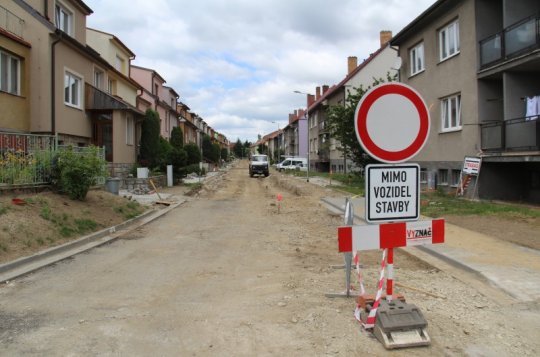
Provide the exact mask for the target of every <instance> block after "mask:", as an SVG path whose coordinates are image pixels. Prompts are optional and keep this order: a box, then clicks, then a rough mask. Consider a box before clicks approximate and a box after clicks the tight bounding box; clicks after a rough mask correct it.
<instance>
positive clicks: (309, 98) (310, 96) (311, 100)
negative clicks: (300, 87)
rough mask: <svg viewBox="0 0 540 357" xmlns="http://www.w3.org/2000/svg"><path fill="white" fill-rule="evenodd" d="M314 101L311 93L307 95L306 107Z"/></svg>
mask: <svg viewBox="0 0 540 357" xmlns="http://www.w3.org/2000/svg"><path fill="white" fill-rule="evenodd" d="M313 103H315V96H314V95H313V94H308V95H307V106H308V108H309V107H311V105H312V104H313Z"/></svg>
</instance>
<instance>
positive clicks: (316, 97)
mask: <svg viewBox="0 0 540 357" xmlns="http://www.w3.org/2000/svg"><path fill="white" fill-rule="evenodd" d="M320 98H321V87H317V88H315V100H319V99H320Z"/></svg>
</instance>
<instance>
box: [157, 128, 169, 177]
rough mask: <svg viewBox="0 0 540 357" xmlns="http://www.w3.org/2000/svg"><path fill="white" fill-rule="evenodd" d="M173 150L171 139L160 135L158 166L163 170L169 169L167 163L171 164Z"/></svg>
mask: <svg viewBox="0 0 540 357" xmlns="http://www.w3.org/2000/svg"><path fill="white" fill-rule="evenodd" d="M172 151H173V147H172V146H171V144H169V141H168V140H167V139H165V138H164V137H162V136H160V137H159V151H158V154H157V158H156V162H157V166H156V167H159V168H160V169H161V170H162V171H166V170H167V165H170V164H171V153H172Z"/></svg>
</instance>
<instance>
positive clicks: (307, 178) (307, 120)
mask: <svg viewBox="0 0 540 357" xmlns="http://www.w3.org/2000/svg"><path fill="white" fill-rule="evenodd" d="M294 93H296V94H304V95H309V93H304V92H300V91H299V90H295V91H294ZM306 124H307V171H306V181H307V182H309V166H310V162H309V152H310V150H311V148H310V146H311V145H310V144H311V143H310V142H309V103H308V104H307V105H306Z"/></svg>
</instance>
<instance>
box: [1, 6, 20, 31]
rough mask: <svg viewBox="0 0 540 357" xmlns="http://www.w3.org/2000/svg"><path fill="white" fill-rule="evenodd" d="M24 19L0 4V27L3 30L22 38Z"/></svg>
mask: <svg viewBox="0 0 540 357" xmlns="http://www.w3.org/2000/svg"><path fill="white" fill-rule="evenodd" d="M23 27H24V20H23V19H21V18H20V17H18V16H17V15H15V14H14V13H12V12H11V11H9V10H8V9H6V8H5V7H3V6H0V28H2V29H4V30H5V31H7V32H9V33H11V34H13V35H15V36H17V37H20V38H23Z"/></svg>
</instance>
